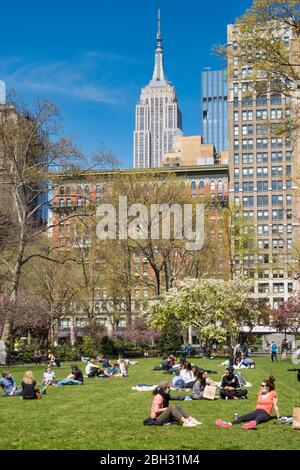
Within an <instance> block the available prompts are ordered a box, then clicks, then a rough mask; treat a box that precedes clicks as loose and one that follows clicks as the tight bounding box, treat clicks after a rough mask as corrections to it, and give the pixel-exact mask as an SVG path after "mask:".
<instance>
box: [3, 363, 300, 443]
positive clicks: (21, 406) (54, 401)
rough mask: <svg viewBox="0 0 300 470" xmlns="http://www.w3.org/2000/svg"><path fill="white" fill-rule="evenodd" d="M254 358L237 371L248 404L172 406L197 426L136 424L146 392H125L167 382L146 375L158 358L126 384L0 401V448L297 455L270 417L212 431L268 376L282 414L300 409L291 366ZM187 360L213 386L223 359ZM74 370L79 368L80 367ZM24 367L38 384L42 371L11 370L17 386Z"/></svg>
mask: <svg viewBox="0 0 300 470" xmlns="http://www.w3.org/2000/svg"><path fill="white" fill-rule="evenodd" d="M255 360H256V362H257V367H256V369H251V370H243V371H242V373H243V375H244V377H245V379H246V380H247V381H249V382H251V383H252V384H253V387H251V388H249V399H248V400H239V401H238V400H228V401H223V400H216V401H207V400H200V401H183V402H179V401H178V402H173V403H171V404H179V405H180V406H182V407H183V408H184V409H185V410H186V411H187V412H189V413H190V414H191V415H192V416H194V417H195V418H197V419H198V420H200V421H201V422H202V423H203V424H202V425H201V426H198V427H194V428H184V427H182V426H177V425H174V426H144V425H143V420H144V419H145V418H146V417H148V414H149V409H150V405H151V400H152V393H151V392H136V391H133V390H132V389H131V387H132V386H134V385H136V384H138V383H146V384H158V383H159V382H160V381H162V380H169V379H170V377H171V376H169V375H165V374H162V372H160V371H152V370H150V369H151V367H153V366H154V365H155V364H157V363H159V361H160V360H159V359H140V360H138V364H136V365H134V366H130V367H129V377H127V378H118V377H115V378H110V379H98V378H96V379H85V383H84V385H82V386H64V387H49V388H48V390H47V395H46V396H44V397H43V398H42V399H41V400H33V401H30V400H28V401H26V400H21V399H20V398H19V397H12V398H2V397H1V398H0V416H1V419H0V449H1V450H4V449H97V450H101V449H103V450H113V449H128V450H131V449H145V450H150V449H154V450H158V449H162V450H166V449H173V450H189V449H190V450H193V449H194V450H201V449H222V450H224V449H230V450H233V449H250V450H254V449H299V447H300V431H296V430H293V429H292V426H291V425H284V424H280V423H278V422H277V420H276V419H274V420H270V421H269V422H268V423H266V424H262V425H260V426H258V427H257V430H248V431H245V430H242V429H241V428H240V426H234V427H233V428H230V429H219V428H217V427H216V426H215V419H216V418H218V417H222V418H223V419H225V420H232V419H234V414H235V413H236V412H237V413H239V414H240V415H241V414H245V413H248V412H250V411H252V410H253V409H254V408H255V403H256V392H257V390H258V386H259V384H260V381H261V380H262V379H265V378H267V377H268V376H269V375H270V374H272V375H274V376H275V378H276V379H277V380H276V384H277V391H278V395H279V409H280V412H281V414H282V415H291V414H292V410H293V406H294V405H300V383H299V382H298V381H297V378H296V373H295V372H287V369H288V368H290V367H293V365H292V364H291V362H290V361H289V360H287V361H281V360H279V362H278V363H272V362H271V361H270V359H269V357H264V358H255ZM193 362H195V363H196V364H198V365H201V366H202V367H204V368H207V369H214V370H216V371H218V374H217V375H212V376H211V377H212V378H213V379H214V380H217V379H218V380H220V377H221V375H222V373H223V370H224V367H222V366H221V365H220V363H221V362H222V360H220V359H214V360H202V359H194V360H193ZM79 366H80V367H81V366H82V369H83V370H84V364H82V363H81V364H79ZM2 369H3V368H2ZM28 369H31V370H33V372H34V375H35V377H36V379H37V382H39V380H40V379H41V377H42V373H43V371H44V367H41V366H35V365H31V366H28V365H27V366H14V367H11V368H10V370H11V373H12V375H13V376H14V378H15V379H16V381H17V384H18V385H20V382H21V379H22V377H23V374H24V371H25V370H28ZM0 371H1V369H0ZM55 372H56V376H57V378H58V379H62V378H64V377H65V376H66V375H67V374H68V373H69V372H70V367H69V365H67V364H62V367H61V368H60V369H56V370H55ZM171 393H172V394H173V395H176V394H178V393H177V392H171ZM181 394H182V392H181Z"/></svg>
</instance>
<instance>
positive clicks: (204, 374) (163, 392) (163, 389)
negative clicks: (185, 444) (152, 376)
mask: <svg viewBox="0 0 300 470" xmlns="http://www.w3.org/2000/svg"><path fill="white" fill-rule="evenodd" d="M247 359H249V361H247ZM241 364H243V365H244V367H245V368H252V367H254V366H255V363H254V361H252V360H251V359H250V358H249V357H248V356H246V354H245V353H243V352H242V348H241V349H239V348H236V350H235V351H234V355H233V356H232V357H231V358H230V359H229V360H228V361H227V364H226V365H227V367H226V369H225V373H224V375H223V376H222V379H221V382H220V383H219V386H220V394H219V396H218V397H216V398H221V399H224V400H234V399H235V400H239V399H247V394H248V390H247V389H245V388H244V383H245V382H244V380H243V377H242V375H241V374H240V373H239V372H238V373H237V375H235V369H239V368H241V367H240V366H241ZM155 369H156V368H155ZM161 370H164V371H165V372H164V373H169V372H172V373H175V374H176V375H175V376H174V377H173V379H172V383H169V382H167V381H163V382H161V383H160V384H159V385H158V387H156V388H155V389H154V391H153V394H154V398H153V401H152V405H151V410H150V416H149V418H147V419H146V420H145V421H144V424H146V425H164V424H168V423H172V422H182V424H183V425H184V426H197V425H199V424H200V423H199V422H197V420H196V419H195V418H193V417H191V416H190V415H189V414H188V413H186V412H185V411H184V410H183V409H182V408H181V407H179V406H176V405H173V406H170V405H169V402H170V400H184V399H192V400H201V399H203V398H204V390H205V388H206V386H209V385H213V384H214V382H213V381H212V380H211V379H210V378H209V377H208V372H209V373H214V371H206V370H204V369H202V368H199V367H197V366H196V365H192V364H191V363H187V362H186V359H185V358H181V360H180V362H179V364H175V362H174V358H173V356H169V357H168V356H164V357H163V360H162V362H161ZM171 388H175V389H179V388H180V389H192V393H191V395H187V396H175V397H171V396H170V389H171ZM273 408H274V409H275V412H276V416H277V418H278V419H279V418H280V413H279V409H278V403H277V394H276V392H275V379H274V377H272V376H271V377H269V378H268V379H266V380H263V382H262V383H261V386H260V390H259V392H258V401H257V405H256V408H255V410H254V411H252V412H251V413H249V414H246V415H244V416H240V417H238V418H236V419H235V420H234V421H232V422H226V421H223V420H222V419H217V420H216V425H217V426H218V427H230V426H232V425H233V424H240V423H244V422H246V424H245V425H244V426H243V428H244V429H251V428H253V427H255V426H256V425H257V424H260V423H263V422H266V421H268V420H269V419H270V414H271V412H272V410H273Z"/></svg>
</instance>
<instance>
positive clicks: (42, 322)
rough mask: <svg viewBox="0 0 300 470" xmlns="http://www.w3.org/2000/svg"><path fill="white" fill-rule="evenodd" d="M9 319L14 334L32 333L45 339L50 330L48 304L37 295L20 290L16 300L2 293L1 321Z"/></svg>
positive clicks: (0, 302)
mask: <svg viewBox="0 0 300 470" xmlns="http://www.w3.org/2000/svg"><path fill="white" fill-rule="evenodd" d="M6 321H9V322H10V324H11V325H12V334H13V336H15V337H16V336H24V335H27V334H28V333H30V334H31V335H32V336H33V337H35V338H38V339H45V338H47V335H48V330H49V315H48V309H47V306H46V304H45V303H44V302H43V301H42V300H41V299H40V298H39V297H37V296H36V295H34V294H27V293H25V292H18V295H17V297H16V299H15V300H13V299H12V298H11V296H10V295H8V294H2V295H0V323H2V324H4V323H5V322H6Z"/></svg>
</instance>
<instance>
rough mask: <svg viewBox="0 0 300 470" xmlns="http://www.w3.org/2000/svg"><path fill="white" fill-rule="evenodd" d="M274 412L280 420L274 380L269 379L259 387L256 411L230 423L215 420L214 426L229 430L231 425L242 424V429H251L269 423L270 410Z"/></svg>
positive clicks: (272, 378)
mask: <svg viewBox="0 0 300 470" xmlns="http://www.w3.org/2000/svg"><path fill="white" fill-rule="evenodd" d="M273 408H274V410H275V413H276V416H277V419H280V413H279V409H278V403H277V393H276V392H275V379H274V377H272V376H271V377H269V378H268V379H267V380H263V381H262V383H261V385H260V392H259V393H258V400H257V403H256V409H255V410H254V411H252V413H249V414H247V415H244V416H239V417H238V418H236V419H235V420H234V421H232V422H227V421H223V420H222V419H217V420H216V425H217V426H219V427H221V428H229V427H230V426H232V425H233V424H240V423H244V422H245V421H246V422H247V421H248V422H247V424H244V426H243V429H252V428H254V427H255V426H256V425H257V424H260V423H265V422H266V421H269V419H270V414H271V412H272V410H273Z"/></svg>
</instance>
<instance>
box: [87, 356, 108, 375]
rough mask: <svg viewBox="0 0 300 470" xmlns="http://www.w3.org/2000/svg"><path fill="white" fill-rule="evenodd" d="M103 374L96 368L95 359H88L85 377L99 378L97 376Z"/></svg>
mask: <svg viewBox="0 0 300 470" xmlns="http://www.w3.org/2000/svg"><path fill="white" fill-rule="evenodd" d="M103 374H104V371H103V370H102V369H101V368H100V367H99V366H97V364H96V359H94V358H93V357H90V359H89V361H88V363H87V365H86V368H85V375H86V376H87V377H90V378H91V377H96V376H98V377H99V375H103Z"/></svg>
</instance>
